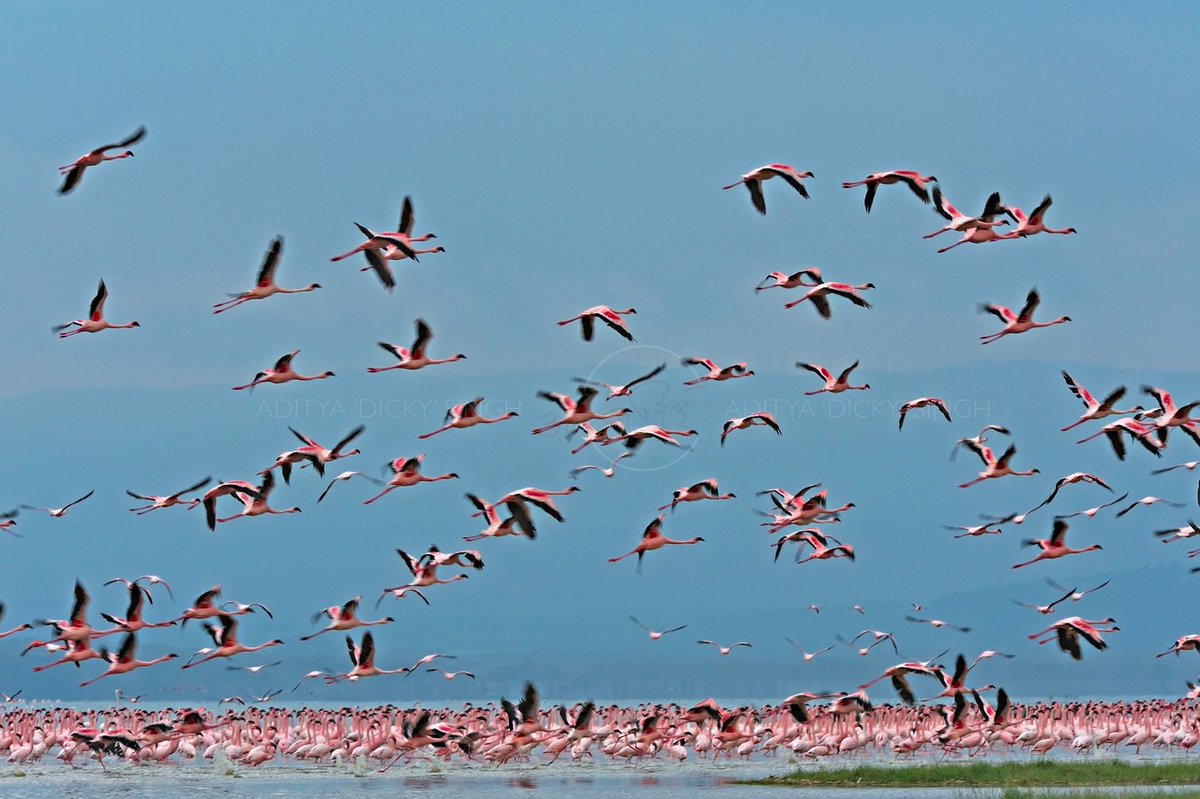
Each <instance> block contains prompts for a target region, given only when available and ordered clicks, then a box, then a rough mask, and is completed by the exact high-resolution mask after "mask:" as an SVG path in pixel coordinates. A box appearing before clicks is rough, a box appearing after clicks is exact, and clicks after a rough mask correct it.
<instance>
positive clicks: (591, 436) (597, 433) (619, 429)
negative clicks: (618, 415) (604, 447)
mask: <svg viewBox="0 0 1200 799" xmlns="http://www.w3.org/2000/svg"><path fill="white" fill-rule="evenodd" d="M580 431H582V432H583V443H582V444H580V445H579V446H578V447H576V448H575V449H573V450H571V454H572V455H578V454H579V453H580V452H583V451H584V450H585V449H587V448H588V447H589V446H591V445H592V444H605V443H608V442H610V441H616V440H619V439H620V437H621V436H623V435H625V433H626V430H625V425H623V424H621V423H620V422H613V423H612V424H607V425H605V426H604V427H601V428H600V429H599V430H597V429H595V428H594V427H592V426H591V425H590V424H589V423H587V422H584V423H583V424H581V425H579V426H578V427H576V428H575V429H574V430H572V431H571V432H570V433H568V434H567V438H571V437H572V436H574V435H575V434H576V433H578V432H580ZM610 434H611V437H610ZM631 454H632V453H631Z"/></svg>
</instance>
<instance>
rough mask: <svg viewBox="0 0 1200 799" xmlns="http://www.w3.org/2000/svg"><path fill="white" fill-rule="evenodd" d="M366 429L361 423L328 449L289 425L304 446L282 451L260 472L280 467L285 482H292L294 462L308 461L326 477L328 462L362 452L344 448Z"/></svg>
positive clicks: (292, 432) (289, 428)
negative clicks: (346, 450) (344, 450)
mask: <svg viewBox="0 0 1200 799" xmlns="http://www.w3.org/2000/svg"><path fill="white" fill-rule="evenodd" d="M366 429H367V428H366V426H365V425H361V424H360V425H359V426H358V427H356V428H354V429H353V430H351V431H350V432H349V433H348V434H347V435H346V437H345V438H343V439H342V440H341V441H339V442H338V443H337V445H336V446H335V447H334V448H333V449H326V448H325V447H322V446H321V445H320V444H318V443H317V442H316V441H315V440H313V439H312V438H309V437H308V436H306V435H304V434H303V433H301V432H300V431H298V430H296V428H294V427H288V430H289V431H291V434H292V435H294V436H295V437H296V438H298V439H300V441H301V442H303V444H304V446H302V447H300V448H299V449H295V450H291V451H290V452H284V453H281V454H280V456H279V457H278V458H276V459H275V462H274V463H273V464H271V465H270V466H268V467H267V468H266V469H264V470H263V471H262V472H260V474H266V473H268V472H270V471H271V470H272V469H274V468H276V467H279V469H280V472H281V473H282V474H283V482H285V483H288V484H291V478H292V464H294V463H301V462H303V461H307V462H308V463H310V464H312V466H313V468H314V469H315V470H316V472H317V474H319V475H321V476H322V477H324V476H325V465H326V464H328V463H332V462H333V461H336V460H341V459H342V458H349V457H351V456H353V455H361V454H362V453H361V452H360V451H359V450H357V449H352V450H350V451H348V452H342V450H343V449H345V448H346V447H347V446H349V445H350V442H352V441H354V439H356V438H358V437H359V435H361V434H362V432H363V431H364V430H366Z"/></svg>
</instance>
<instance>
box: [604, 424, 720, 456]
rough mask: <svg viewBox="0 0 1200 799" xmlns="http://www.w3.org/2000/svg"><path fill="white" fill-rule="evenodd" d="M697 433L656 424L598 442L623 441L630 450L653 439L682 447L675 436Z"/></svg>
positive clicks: (611, 442) (606, 443)
mask: <svg viewBox="0 0 1200 799" xmlns="http://www.w3.org/2000/svg"><path fill="white" fill-rule="evenodd" d="M695 435H699V432H698V431H696V430H667V429H664V428H662V427H659V426H658V425H656V424H650V425H646V426H645V427H639V428H637V429H635V430H630V431H629V432H628V433H624V434H623V435H619V436H617V437H616V438H610V439H608V440H607V441H602V442H600V443H601V445H603V446H607V445H609V444H616V443H617V442H618V441H621V442H624V444H625V447H626V448H627V449H630V450H635V449H637V448H638V447H640V446H641V445H642V443H643V442H646V441H650V440H654V441H661V442H662V443H664V444H669V445H670V446H672V447H679V448H682V447H683V445H682V444H680V443H679V442H678V441H676V440H675V438H674V437H675V436H680V437H687V436H695Z"/></svg>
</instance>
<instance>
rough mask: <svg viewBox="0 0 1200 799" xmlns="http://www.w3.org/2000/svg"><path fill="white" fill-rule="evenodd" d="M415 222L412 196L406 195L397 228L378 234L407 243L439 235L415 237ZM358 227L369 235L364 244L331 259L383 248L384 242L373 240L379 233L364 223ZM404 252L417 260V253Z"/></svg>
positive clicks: (427, 239) (430, 234) (336, 259)
mask: <svg viewBox="0 0 1200 799" xmlns="http://www.w3.org/2000/svg"><path fill="white" fill-rule="evenodd" d="M415 224H416V216H415V215H414V214H413V203H412V198H411V197H405V198H404V205H403V207H402V208H401V209H400V221H399V222H398V223H397V227H396V230H394V231H391V232H387V233H382V234H378V235H380V236H389V237H394V238H399V239H401V240H402V242H403V243H405V244H406V245H407V244H409V243H411V242H419V241H429V240H430V239H436V238H437V236H435V235H434V234H432V233H426V234H425V235H424V236H418V237H416V238H413V235H412V231H413V226H414V225H415ZM356 225H357V223H356ZM357 227H358V229H359V230H360V231H362V233H363V235H364V236H366V237H367V241H366V242H365V243H364V244H360V245H359V246H357V247H355V248H354V249H353V250H351V251H350V252H348V253H345V254H343V255H337V256H334V257H333V258H330V259H329V260H331V261H341V260H344V259H346V258H349V257H350V256H351V255H354V254H355V253H359V252H369V251H371V250H378V249H382V247H381V245H382V244H383V242H379V241H373V239H374V238H375V237H376V235H377V234H375V233H372V232H371V231H369V230H367V229H366V228H364V227H363V226H362V225H357ZM404 254H405V257H408V258H412V259H413V260H414V261H415V260H417V259H416V257H415V255H414V254H412V253H404ZM393 260H398V259H393Z"/></svg>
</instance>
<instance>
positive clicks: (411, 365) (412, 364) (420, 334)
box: [367, 319, 467, 375]
mask: <svg viewBox="0 0 1200 799" xmlns="http://www.w3.org/2000/svg"><path fill="white" fill-rule="evenodd" d="M432 338H433V330H432V329H431V328H430V327H429V324H428V323H427V322H426V321H425V320H424V319H418V320H417V337H416V338H415V339H414V340H413V343H412V349H405V348H404V347H400V346H397V345H395V344H388V343H387V342H386V341H380V342H378V343H379V346H380V347H381V348H383V349H384V350H385V351H387V352H390V353H391V354H392V355H393V356H394V357H395V358H396V360H397V361H399V363H396V364H393V365H392V366H382V367H375V366H372V367H368V369H367V373H368V374H373V375H374V374H379V373H380V372H390V371H392V370H393V369H407V370H409V371H413V372H415V371H416V370H418V369H423V368H425V367H426V366H436V365H438V364H442V363H455V362H457V361H462V360H465V359H466V357H467V356H466V355H463V354H462V353H461V352H460V353H459V354H458V355H455V356H453V357H451V358H441V359H436V358H430V357H429V356H427V355H426V354H425V348H426V347H428V346H429V341H430V339H432Z"/></svg>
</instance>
